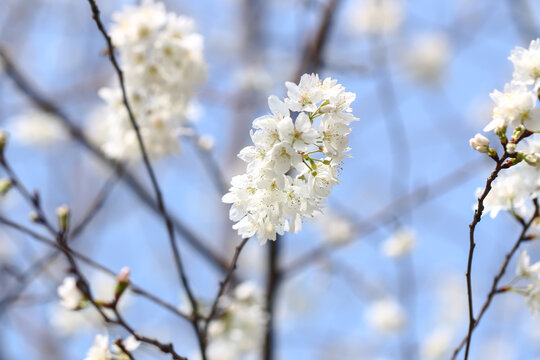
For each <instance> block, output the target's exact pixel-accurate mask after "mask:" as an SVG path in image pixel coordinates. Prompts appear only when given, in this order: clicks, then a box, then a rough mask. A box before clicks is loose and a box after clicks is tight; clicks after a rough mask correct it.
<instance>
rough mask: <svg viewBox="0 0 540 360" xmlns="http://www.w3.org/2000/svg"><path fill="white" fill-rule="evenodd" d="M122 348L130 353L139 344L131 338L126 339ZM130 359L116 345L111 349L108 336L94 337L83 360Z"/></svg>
mask: <svg viewBox="0 0 540 360" xmlns="http://www.w3.org/2000/svg"><path fill="white" fill-rule="evenodd" d="M122 345H123V346H124V348H125V349H126V350H127V351H129V352H132V351H134V350H136V349H137V348H138V347H139V345H140V342H139V341H137V340H135V338H134V337H133V336H130V337H128V338H127V339H125V340H123V341H122ZM129 359H130V357H129V356H128V355H127V354H126V353H124V352H123V351H122V350H121V349H120V347H118V346H117V345H116V344H113V345H112V347H110V346H109V336H108V335H101V334H98V335H96V337H95V339H94V343H93V344H92V347H90V349H88V352H87V354H86V358H85V359H84V360H129Z"/></svg>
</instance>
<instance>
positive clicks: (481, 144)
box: [469, 134, 489, 154]
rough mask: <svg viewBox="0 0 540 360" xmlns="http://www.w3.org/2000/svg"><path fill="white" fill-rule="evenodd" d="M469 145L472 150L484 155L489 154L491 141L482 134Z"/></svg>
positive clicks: (475, 137)
mask: <svg viewBox="0 0 540 360" xmlns="http://www.w3.org/2000/svg"><path fill="white" fill-rule="evenodd" d="M469 144H470V145H471V148H473V149H474V150H476V151H478V152H481V153H484V154H487V152H488V150H489V140H488V139H487V138H486V137H485V136H484V135H482V134H476V135H475V136H474V137H473V138H472V139H470V140H469Z"/></svg>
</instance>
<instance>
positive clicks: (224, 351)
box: [208, 282, 268, 360]
mask: <svg viewBox="0 0 540 360" xmlns="http://www.w3.org/2000/svg"><path fill="white" fill-rule="evenodd" d="M223 305H224V312H223V313H222V315H221V316H220V317H219V318H218V319H216V320H214V321H213V322H211V323H210V326H209V328H208V337H209V344H208V353H209V354H213V356H212V355H210V358H211V359H223V360H229V359H230V360H236V359H240V358H242V357H243V356H245V355H247V354H249V353H252V352H254V351H256V350H258V349H260V347H261V346H262V343H263V339H264V330H265V327H266V323H267V321H268V315H267V313H266V311H265V309H264V296H263V293H262V291H261V289H260V288H259V287H258V286H257V285H256V284H254V283H252V282H244V283H241V284H240V285H238V286H237V287H236V289H235V290H234V292H233V294H232V296H227V297H225V298H224V299H223Z"/></svg>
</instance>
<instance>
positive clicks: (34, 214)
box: [28, 211, 39, 222]
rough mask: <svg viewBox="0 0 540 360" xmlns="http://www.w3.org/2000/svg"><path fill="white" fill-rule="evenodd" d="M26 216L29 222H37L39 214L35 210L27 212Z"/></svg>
mask: <svg viewBox="0 0 540 360" xmlns="http://www.w3.org/2000/svg"><path fill="white" fill-rule="evenodd" d="M28 218H29V219H30V221H31V222H37V221H39V214H38V213H37V212H35V211H30V213H29V214H28Z"/></svg>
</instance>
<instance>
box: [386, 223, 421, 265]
mask: <svg viewBox="0 0 540 360" xmlns="http://www.w3.org/2000/svg"><path fill="white" fill-rule="evenodd" d="M415 244H416V235H415V234H414V233H413V232H412V231H411V230H409V229H406V228H401V229H399V230H398V231H396V232H395V233H394V235H392V236H391V237H390V238H388V239H387V240H386V241H385V242H383V243H382V245H381V250H382V252H383V254H384V255H385V256H388V257H391V258H397V257H401V256H404V255H407V254H408V253H410V252H411V251H412V249H413V248H414V246H415Z"/></svg>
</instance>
